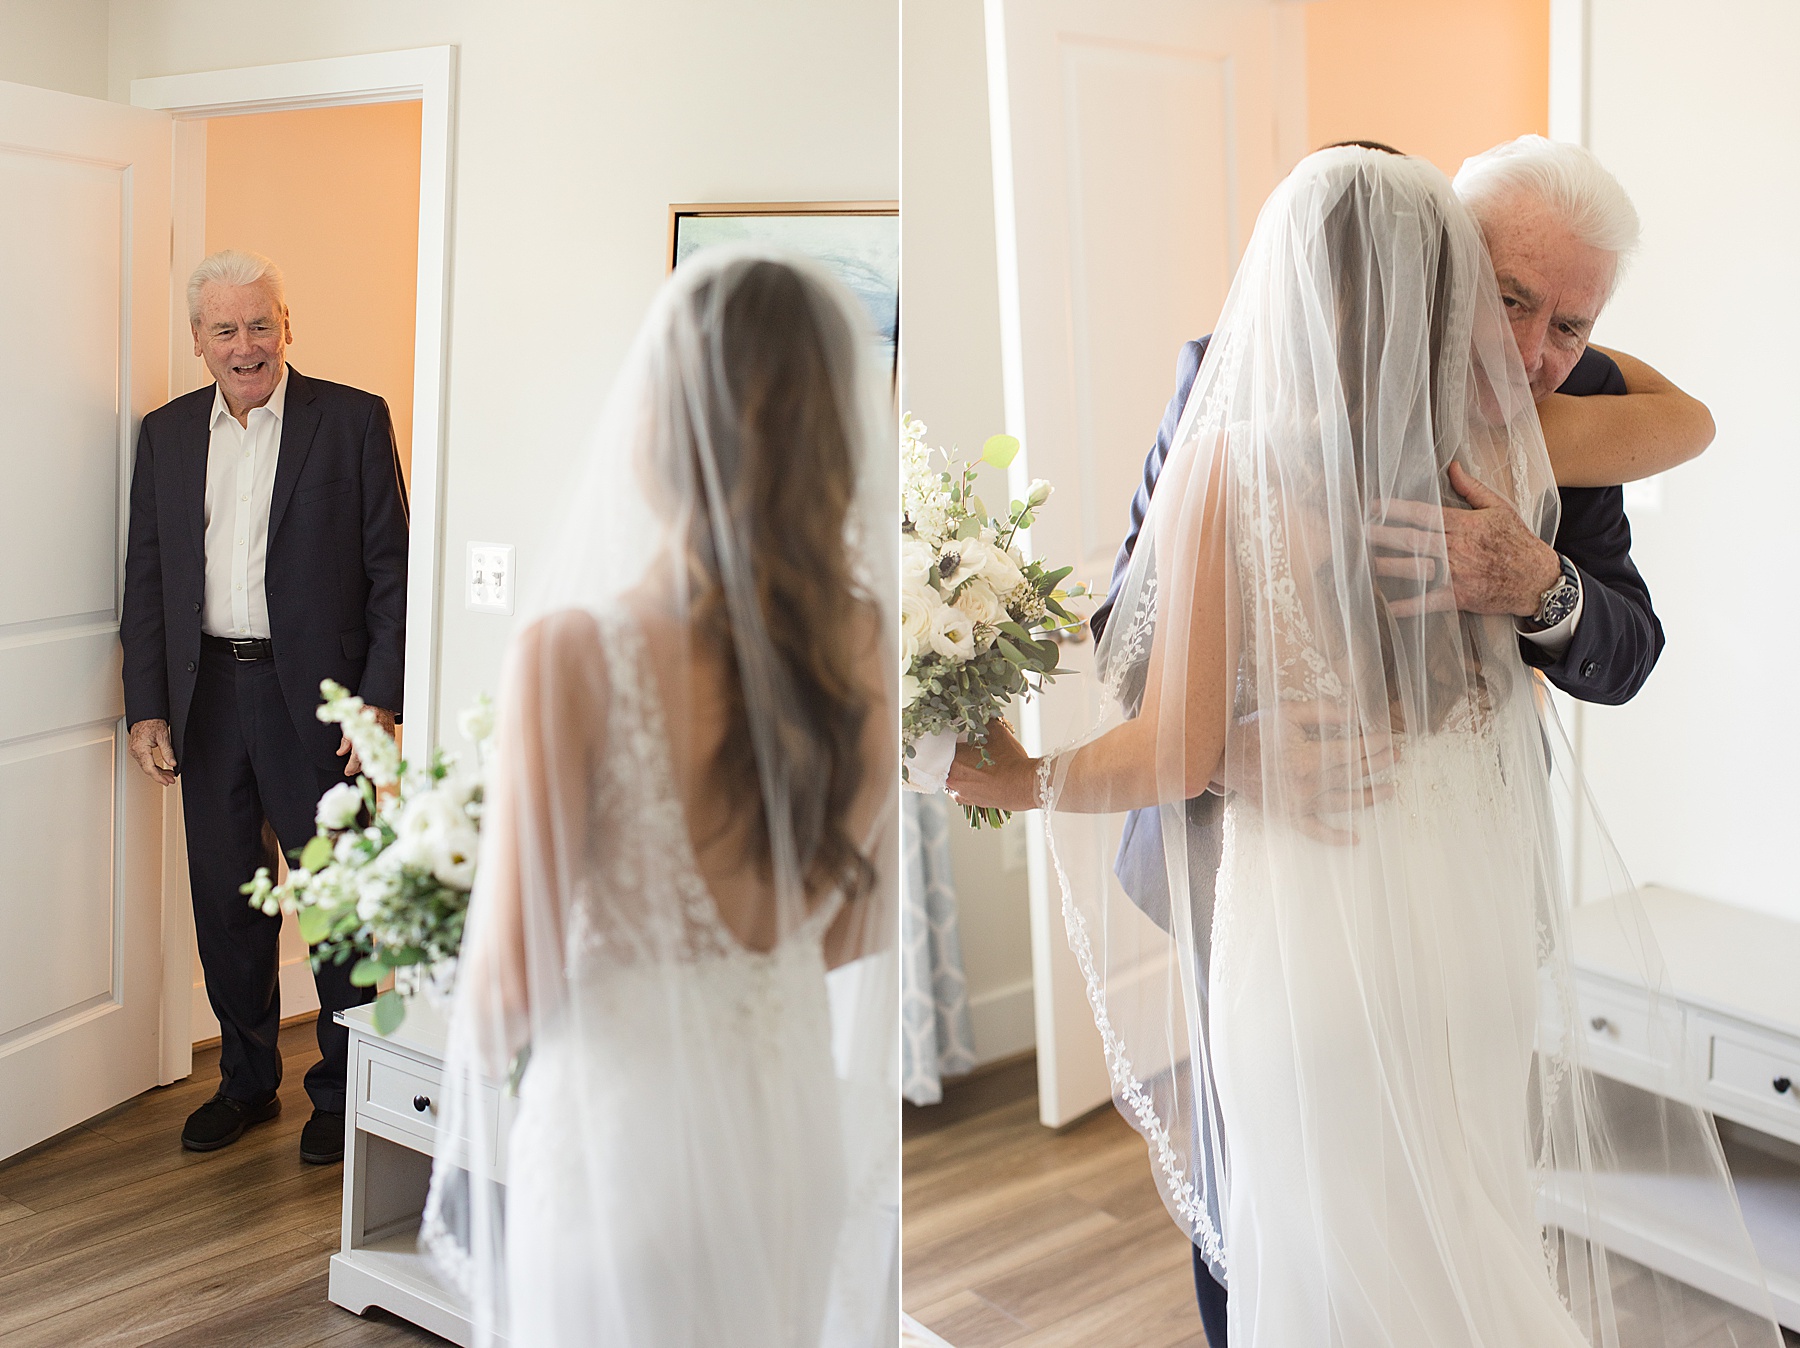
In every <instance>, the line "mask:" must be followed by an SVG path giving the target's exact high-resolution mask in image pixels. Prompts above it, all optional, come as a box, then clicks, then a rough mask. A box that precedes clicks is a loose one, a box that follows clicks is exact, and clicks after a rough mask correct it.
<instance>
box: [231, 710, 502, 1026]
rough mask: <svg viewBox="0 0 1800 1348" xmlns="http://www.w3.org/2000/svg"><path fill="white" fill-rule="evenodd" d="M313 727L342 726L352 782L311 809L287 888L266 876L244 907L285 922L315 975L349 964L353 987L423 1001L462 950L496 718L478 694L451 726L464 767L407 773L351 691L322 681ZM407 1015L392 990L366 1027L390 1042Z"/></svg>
mask: <svg viewBox="0 0 1800 1348" xmlns="http://www.w3.org/2000/svg"><path fill="white" fill-rule="evenodd" d="M320 690H321V691H322V692H323V693H324V695H325V701H324V705H323V706H321V707H320V708H319V719H320V720H321V721H325V722H330V723H335V724H337V725H339V726H341V727H343V732H344V734H345V735H347V736H348V737H349V739H350V743H351V745H352V746H353V747H354V748H355V750H356V756H357V757H358V758H359V759H361V760H362V774H361V775H360V776H359V777H357V779H356V781H355V782H354V783H351V782H340V783H338V784H337V785H336V786H334V787H332V788H331V789H330V790H329V791H327V792H326V793H325V794H324V796H323V797H321V798H320V800H319V809H318V816H317V822H318V826H319V831H318V833H317V834H316V835H315V836H314V837H313V839H312V840H311V841H310V842H308V843H307V844H306V846H305V847H303V848H302V849H300V851H299V852H298V853H297V854H296V855H295V857H294V860H293V865H292V866H291V867H290V868H289V870H288V875H287V881H286V882H285V883H284V884H280V885H277V884H276V883H275V882H274V879H273V878H272V877H271V876H270V874H269V869H268V867H266V866H264V867H261V868H259V869H258V870H257V872H256V878H255V879H254V880H252V881H251V882H250V883H249V884H247V885H245V886H244V893H245V894H247V895H249V897H250V906H251V907H252V908H257V909H260V910H261V911H262V912H264V913H267V914H268V915H269V916H271V917H272V916H274V915H275V914H276V913H294V914H296V915H297V917H298V918H299V923H300V935H301V936H302V937H303V938H304V939H305V940H306V943H307V944H308V945H310V946H311V947H312V948H313V955H312V961H313V967H314V968H315V969H316V968H318V967H319V966H320V965H321V964H323V963H324V962H325V961H326V960H330V961H331V962H332V963H333V964H344V963H346V962H347V961H349V960H350V959H352V958H355V959H356V964H355V965H354V966H353V967H352V968H351V970H350V981H351V982H352V983H354V984H356V985H357V986H358V987H374V986H375V985H376V984H377V983H378V982H380V981H381V979H382V978H383V977H385V976H386V975H387V974H388V973H389V972H391V971H395V970H401V971H404V972H403V973H401V974H399V975H397V976H396V983H398V982H400V981H401V980H402V979H405V980H407V981H408V982H411V983H413V984H414V985H415V986H417V987H420V988H422V989H424V990H425V991H427V992H432V993H437V992H444V991H447V990H448V988H449V984H450V982H451V980H452V979H453V978H454V977H455V969H456V955H457V952H458V951H459V950H460V949H461V948H462V934H463V919H464V917H465V915H466V914H467V912H468V908H469V892H470V890H472V889H473V888H474V887H475V851H476V847H477V845H478V844H479V841H480V833H481V803H482V779H483V774H484V770H485V767H486V761H485V760H486V755H487V744H488V740H489V739H490V737H491V736H492V735H493V730H494V717H493V711H492V709H491V707H490V706H489V703H488V699H487V698H486V697H485V696H483V697H482V698H481V699H480V701H478V702H477V703H476V704H475V706H473V707H471V708H470V709H469V710H467V711H465V712H464V713H463V714H462V717H461V719H460V722H459V724H460V726H461V729H462V732H463V734H464V736H465V737H467V738H468V739H469V740H470V741H472V742H473V743H474V745H475V762H474V764H473V766H472V768H467V769H465V768H463V767H462V766H461V765H460V764H459V763H458V761H457V759H456V756H455V755H453V754H446V753H445V752H443V751H442V750H441V749H440V750H438V751H436V752H435V753H433V754H432V757H431V763H430V765H429V766H427V767H425V768H423V769H419V770H409V769H408V767H407V765H406V762H405V760H403V759H402V758H401V757H400V751H399V746H398V745H397V744H395V742H394V737H393V736H392V735H390V734H389V733H388V732H387V731H386V730H384V729H383V728H382V727H381V724H380V723H379V722H378V721H377V720H376V719H375V714H374V713H373V712H372V711H370V710H369V709H368V708H367V707H365V706H364V705H363V701H362V699H361V698H359V697H353V696H351V694H350V692H349V690H348V689H346V688H344V687H343V686H341V685H340V684H336V683H333V682H332V681H331V680H329V679H327V680H326V681H325V682H324V683H323V684H321V685H320ZM405 1016H406V1002H405V1000H404V998H403V997H402V996H401V995H400V994H399V993H398V992H385V993H383V994H382V995H381V996H380V997H378V998H377V999H376V1001H375V1028H376V1029H377V1030H379V1031H380V1032H381V1033H382V1034H392V1033H393V1032H394V1030H396V1029H397V1028H399V1025H400V1022H401V1021H402V1020H403V1019H404V1018H405Z"/></svg>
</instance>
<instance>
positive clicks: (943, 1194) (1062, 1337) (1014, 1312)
mask: <svg viewBox="0 0 1800 1348" xmlns="http://www.w3.org/2000/svg"><path fill="white" fill-rule="evenodd" d="M903 1109H904V1111H905V1123H904V1142H903V1144H902V1160H901V1165H902V1170H903V1174H904V1176H905V1198H904V1203H905V1206H904V1209H903V1212H904V1230H903V1237H902V1239H903V1244H904V1250H905V1253H904V1256H903V1266H902V1268H903V1271H902V1292H901V1300H902V1304H903V1306H904V1308H905V1309H906V1311H907V1312H908V1313H909V1314H911V1315H912V1316H913V1317H914V1318H916V1319H917V1320H918V1321H919V1323H920V1324H922V1325H924V1326H925V1327H926V1328H928V1329H930V1330H932V1331H933V1332H935V1333H937V1334H940V1335H942V1336H943V1337H944V1338H945V1339H946V1340H948V1341H949V1342H950V1343H951V1344H953V1345H955V1348H1000V1345H1003V1344H1004V1345H1008V1346H1009V1348H1064V1346H1065V1345H1066V1346H1067V1348H1092V1346H1093V1345H1095V1344H1130V1345H1132V1348H1176V1346H1177V1345H1180V1348H1205V1346H1206V1336H1205V1334H1204V1332H1203V1331H1202V1330H1201V1327H1200V1313H1199V1311H1198V1310H1197V1309H1196V1308H1195V1304H1194V1275H1193V1264H1192V1255H1191V1254H1190V1253H1189V1251H1190V1250H1191V1249H1192V1248H1193V1247H1192V1246H1191V1245H1190V1244H1189V1243H1188V1240H1187V1238H1186V1237H1185V1236H1183V1235H1182V1234H1181V1232H1180V1231H1178V1230H1177V1229H1176V1227H1175V1224H1174V1222H1172V1221H1171V1220H1170V1219H1169V1215H1168V1213H1167V1212H1165V1211H1164V1210H1163V1205H1162V1200H1161V1199H1160V1198H1158V1197H1157V1193H1156V1186H1155V1184H1154V1183H1153V1182H1152V1181H1151V1178H1150V1160H1149V1156H1148V1154H1147V1153H1146V1151H1145V1149H1144V1142H1143V1139H1142V1138H1140V1137H1139V1136H1138V1135H1137V1134H1136V1133H1135V1132H1133V1131H1132V1130H1131V1128H1130V1126H1129V1125H1127V1124H1126V1122H1125V1121H1124V1120H1123V1119H1121V1118H1120V1117H1119V1116H1118V1114H1117V1113H1116V1112H1115V1111H1114V1110H1113V1109H1111V1108H1110V1107H1109V1108H1106V1109H1102V1110H1099V1111H1098V1112H1096V1113H1094V1114H1091V1115H1089V1116H1088V1117H1087V1118H1085V1119H1083V1120H1081V1121H1080V1122H1078V1123H1076V1124H1073V1125H1072V1126H1070V1127H1068V1128H1066V1129H1062V1130H1060V1131H1056V1132H1053V1131H1051V1130H1050V1129H1048V1128H1045V1127H1044V1126H1043V1125H1041V1124H1040V1123H1038V1121H1037V1082H1036V1075H1035V1069H1034V1066H1033V1064H1032V1062H1031V1061H1030V1060H1029V1059H1028V1060H1026V1061H1024V1062H1022V1063H1019V1064H1016V1065H1014V1066H1013V1067H1010V1068H1006V1069H1002V1070H1000V1071H998V1072H994V1073H990V1074H988V1075H986V1076H980V1077H976V1078H974V1079H972V1080H968V1081H964V1082H961V1083H952V1084H951V1085H950V1086H949V1087H948V1088H947V1090H946V1094H945V1101H944V1103H943V1104H941V1105H933V1106H930V1107H928V1108H918V1107H916V1106H913V1105H906V1106H903Z"/></svg>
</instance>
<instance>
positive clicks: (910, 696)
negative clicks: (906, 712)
mask: <svg viewBox="0 0 1800 1348" xmlns="http://www.w3.org/2000/svg"><path fill="white" fill-rule="evenodd" d="M924 692H925V685H924V684H922V683H920V682H919V681H918V680H917V679H916V678H914V677H913V676H912V675H911V674H902V675H901V676H900V705H901V706H902V707H910V706H912V704H913V703H915V702H917V701H918V700H919V698H920V697H921V696H923V695H924Z"/></svg>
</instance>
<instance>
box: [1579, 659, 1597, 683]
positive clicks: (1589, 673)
mask: <svg viewBox="0 0 1800 1348" xmlns="http://www.w3.org/2000/svg"><path fill="white" fill-rule="evenodd" d="M1599 672H1600V662H1599V661H1598V660H1589V661H1588V662H1587V663H1586V664H1585V665H1583V666H1582V667H1581V677H1582V678H1584V679H1591V678H1593V677H1594V675H1596V674H1598V673H1599Z"/></svg>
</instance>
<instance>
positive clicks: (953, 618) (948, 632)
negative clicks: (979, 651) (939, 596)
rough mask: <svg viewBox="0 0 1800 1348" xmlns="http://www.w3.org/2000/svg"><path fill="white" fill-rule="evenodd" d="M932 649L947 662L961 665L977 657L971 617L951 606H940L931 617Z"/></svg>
mask: <svg viewBox="0 0 1800 1348" xmlns="http://www.w3.org/2000/svg"><path fill="white" fill-rule="evenodd" d="M931 649H932V650H934V651H936V652H937V653H938V654H939V655H941V656H943V657H944V659H946V660H954V661H957V662H958V663H961V662H962V661H964V660H970V659H973V658H974V655H975V624H974V623H972V622H970V621H969V615H968V614H966V613H964V612H963V611H962V610H961V609H959V608H957V607H955V606H954V605H951V604H943V605H941V606H939V607H938V608H937V609H936V610H935V611H933V613H932V615H931Z"/></svg>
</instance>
